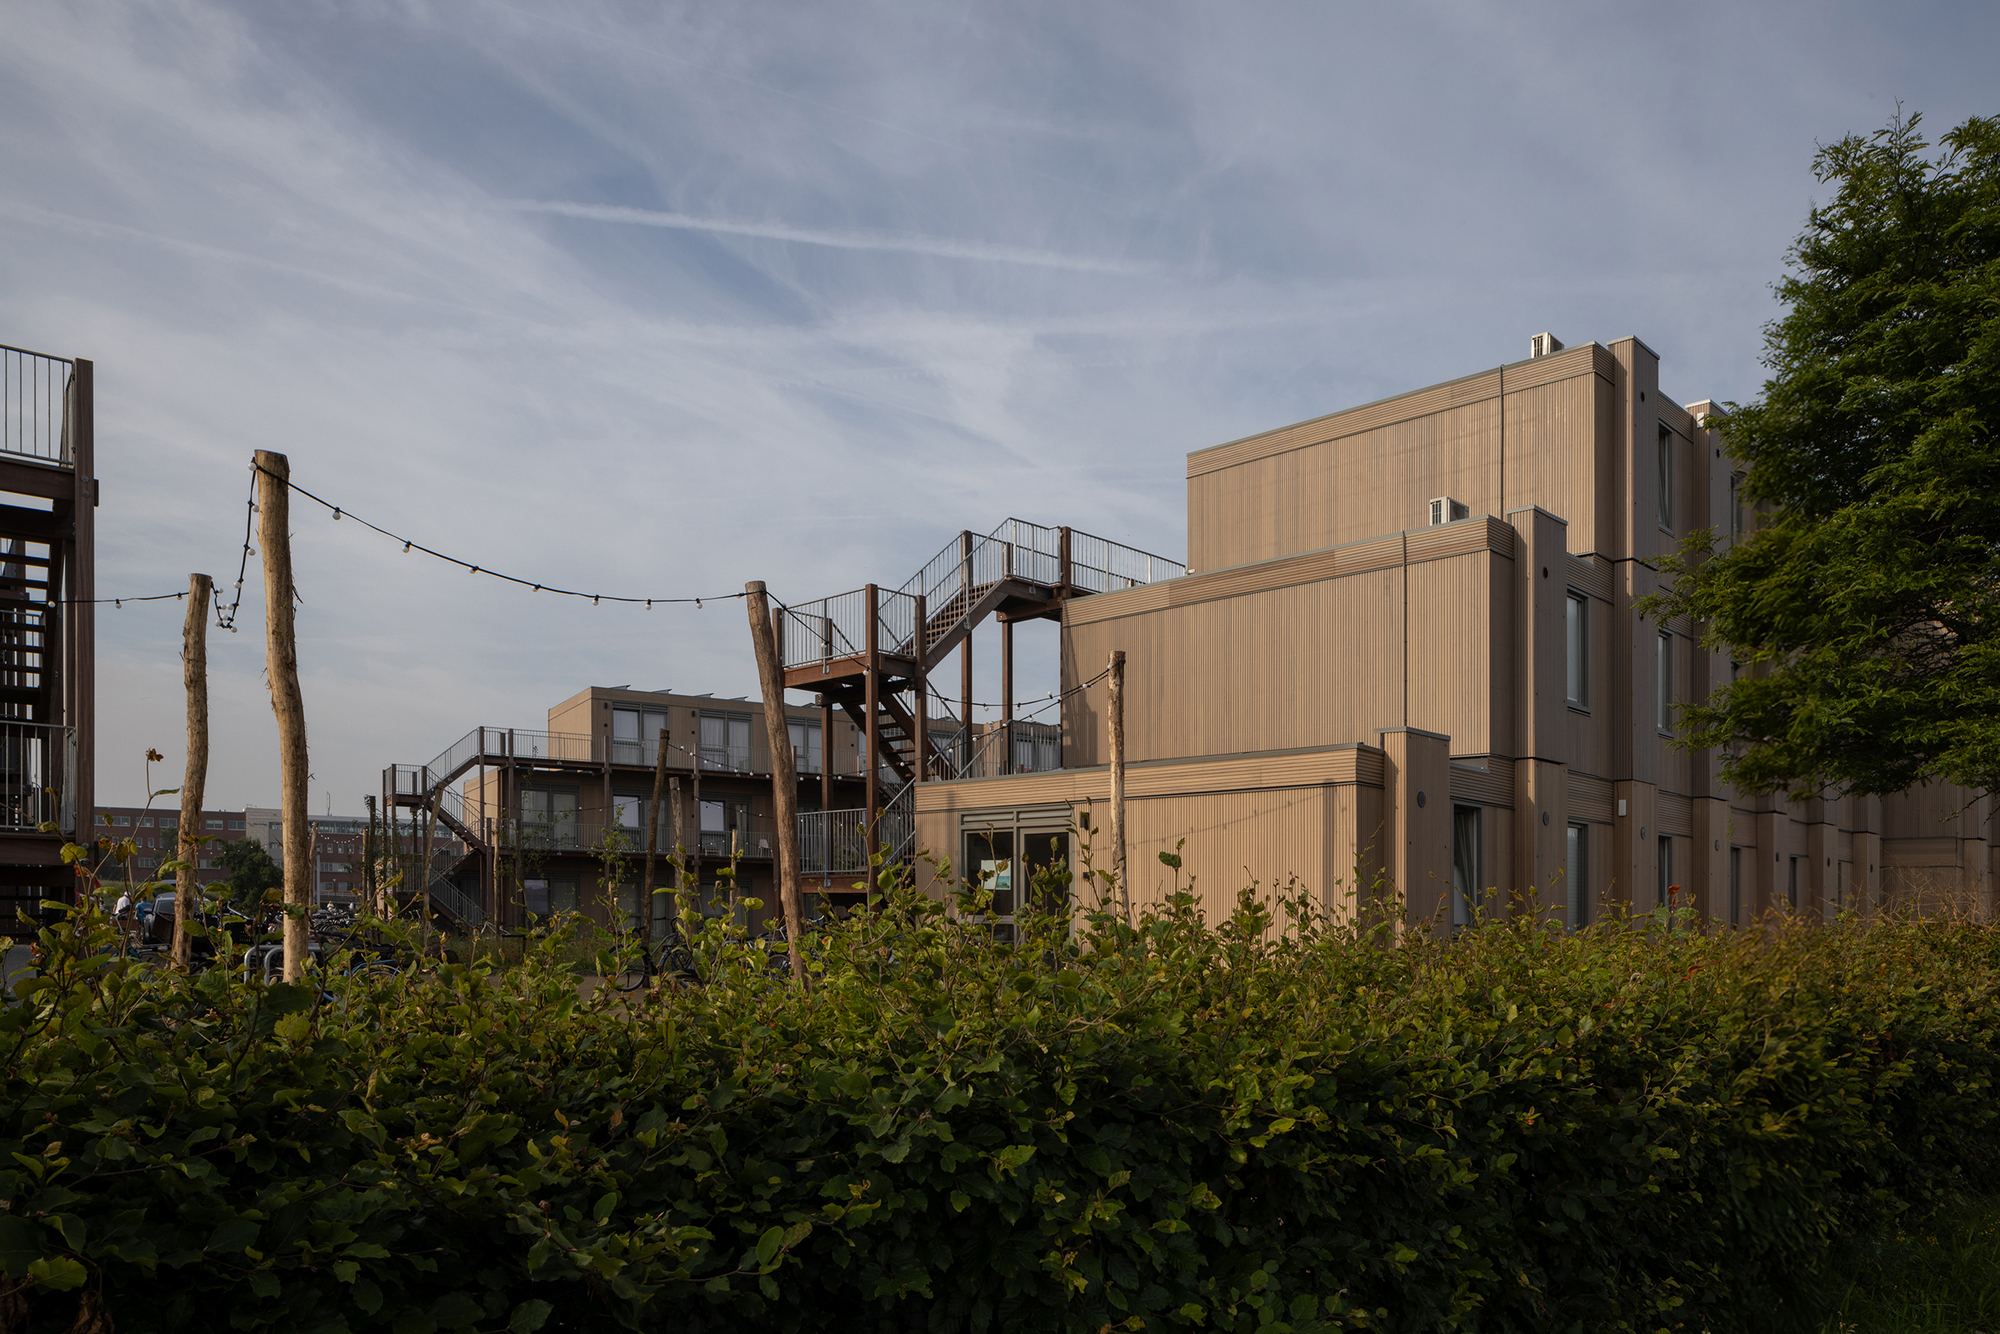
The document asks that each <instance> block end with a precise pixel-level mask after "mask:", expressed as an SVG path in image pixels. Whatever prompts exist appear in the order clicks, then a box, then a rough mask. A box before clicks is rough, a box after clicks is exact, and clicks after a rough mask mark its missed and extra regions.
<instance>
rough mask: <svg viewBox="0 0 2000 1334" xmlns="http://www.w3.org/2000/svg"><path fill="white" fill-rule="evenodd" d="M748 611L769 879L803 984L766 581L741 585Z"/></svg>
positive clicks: (788, 785)
mask: <svg viewBox="0 0 2000 1334" xmlns="http://www.w3.org/2000/svg"><path fill="white" fill-rule="evenodd" d="M743 591H744V592H745V593H747V594H749V596H748V597H747V598H745V599H744V601H745V603H746V604H747V605H748V607H749V611H750V640H751V644H752V645H753V646H754V647H755V648H756V650H757V677H758V680H759V682H760V683H761V684H762V686H763V690H764V732H765V735H766V736H768V737H769V738H770V744H771V806H772V820H773V823H775V824H776V825H777V831H776V832H777V835H778V846H777V849H776V852H777V865H776V867H775V868H774V872H773V878H774V879H776V880H777V882H778V897H779V900H780V901H781V902H782V903H783V904H784V906H785V946H786V952H787V953H788V954H790V955H791V960H792V978H793V980H794V981H796V982H797V983H798V984H799V985H800V986H802V987H803V986H804V985H805V984H806V965H805V957H804V956H803V955H801V954H800V953H799V939H800V937H801V936H802V935H803V934H804V933H805V905H804V902H803V901H802V899H801V897H800V894H799V809H798V807H799V775H798V769H797V767H796V766H795V764H794V763H793V759H794V757H793V755H792V738H791V731H790V728H789V727H788V726H787V725H786V720H785V674H784V672H783V670H782V669H781V668H780V667H779V666H778V646H777V638H776V636H775V635H774V634H773V633H772V631H771V600H770V598H769V597H768V596H767V595H766V594H765V591H764V581H763V580H761V579H753V580H751V581H750V582H749V583H747V584H745V585H744V586H743Z"/></svg>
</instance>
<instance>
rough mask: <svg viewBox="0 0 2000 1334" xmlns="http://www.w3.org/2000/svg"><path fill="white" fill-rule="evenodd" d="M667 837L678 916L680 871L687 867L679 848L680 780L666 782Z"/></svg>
mask: <svg viewBox="0 0 2000 1334" xmlns="http://www.w3.org/2000/svg"><path fill="white" fill-rule="evenodd" d="M667 837H668V839H669V840H670V841H671V842H672V844H673V849H674V851H673V855H672V856H671V857H670V858H668V861H667V865H669V866H671V867H673V868H674V916H675V917H676V918H678V917H679V916H680V907H681V871H682V870H683V869H684V868H685V867H686V866H687V853H686V851H684V850H683V849H682V847H681V780H680V779H678V778H669V779H668V780H667Z"/></svg>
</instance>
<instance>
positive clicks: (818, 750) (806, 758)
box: [786, 718, 826, 774]
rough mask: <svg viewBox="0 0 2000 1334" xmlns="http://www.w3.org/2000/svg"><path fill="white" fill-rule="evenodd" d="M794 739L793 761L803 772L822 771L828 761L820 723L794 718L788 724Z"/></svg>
mask: <svg viewBox="0 0 2000 1334" xmlns="http://www.w3.org/2000/svg"><path fill="white" fill-rule="evenodd" d="M786 728H787V730H788V731H789V732H790V733H791V739H792V762H793V763H794V764H796V765H798V767H799V772H800V773H802V774H816V773H820V772H822V766H823V765H824V764H825V763H826V749H825V742H824V739H823V738H822V737H821V736H820V731H819V724H818V723H808V722H802V721H800V720H799V719H796V718H794V719H792V720H791V721H790V722H789V723H787V724H786Z"/></svg>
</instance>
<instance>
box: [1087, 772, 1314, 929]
mask: <svg viewBox="0 0 2000 1334" xmlns="http://www.w3.org/2000/svg"><path fill="white" fill-rule="evenodd" d="M1328 792H1329V789H1326V788H1289V789H1285V790H1282V791H1275V792H1219V793H1202V794H1196V795H1182V796H1172V797H1154V798H1140V799H1133V800H1128V801H1127V802H1126V806H1125V810H1126V821H1127V824H1128V825H1129V827H1130V833H1129V834H1128V835H1127V839H1126V865H1127V866H1128V867H1130V868H1131V875H1132V903H1133V906H1134V908H1137V907H1138V906H1139V905H1140V904H1142V903H1145V904H1158V903H1162V902H1164V901H1165V900H1166V897H1167V895H1168V894H1170V893H1171V892H1172V891H1173V889H1174V886H1175V873H1174V872H1173V871H1172V870H1170V869H1169V868H1168V867H1166V866H1164V865H1162V864H1161V862H1160V854H1161V853H1162V852H1168V853H1175V854H1176V855H1178V856H1179V857H1180V858H1181V863H1182V864H1181V871H1180V875H1179V883H1180V886H1181V887H1182V888H1187V887H1188V883H1189V881H1190V880H1192V882H1193V889H1194V892H1195V896H1196V899H1197V901H1198V902H1199V903H1200V905H1201V909H1202V912H1203V913H1204V914H1205V915H1206V916H1207V918H1208V920H1209V921H1210V922H1211V923H1217V922H1221V921H1222V920H1223V919H1225V918H1227V917H1228V916H1229V914H1230V913H1231V912H1232V911H1234V909H1235V907H1236V894H1237V891H1238V890H1240V889H1242V888H1244V887H1246V886H1248V885H1250V884H1252V883H1255V884H1256V885H1257V886H1258V888H1259V892H1260V894H1261V895H1262V896H1263V897H1264V898H1265V899H1266V900H1267V901H1268V900H1269V899H1270V897H1271V896H1272V895H1273V894H1274V893H1276V892H1281V891H1284V890H1285V889H1286V887H1287V883H1288V882H1289V881H1291V880H1292V879H1293V878H1294V877H1296V879H1297V882H1298V884H1299V886H1300V887H1302V888H1304V889H1306V890H1307V891H1309V892H1310V893H1312V894H1313V895H1314V897H1316V898H1317V897H1320V896H1322V895H1323V894H1324V893H1325V891H1326V889H1327V887H1328V882H1329V877H1328V875H1327V860H1328V846H1327V833H1328V824H1329V822H1328V819H1327V809H1326V807H1327V798H1328Z"/></svg>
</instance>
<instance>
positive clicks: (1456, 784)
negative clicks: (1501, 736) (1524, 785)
mask: <svg viewBox="0 0 2000 1334" xmlns="http://www.w3.org/2000/svg"><path fill="white" fill-rule="evenodd" d="M1496 763H1498V764H1499V766H1500V767H1497V768H1493V769H1474V768H1472V767H1471V766H1469V765H1462V764H1454V765H1452V766H1451V799H1452V800H1453V801H1456V802H1461V803H1465V804H1471V805H1479V806H1501V807H1505V808H1507V809H1508V810H1512V809H1513V807H1514V769H1513V766H1512V765H1511V764H1507V763H1505V762H1504V761H1496Z"/></svg>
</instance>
